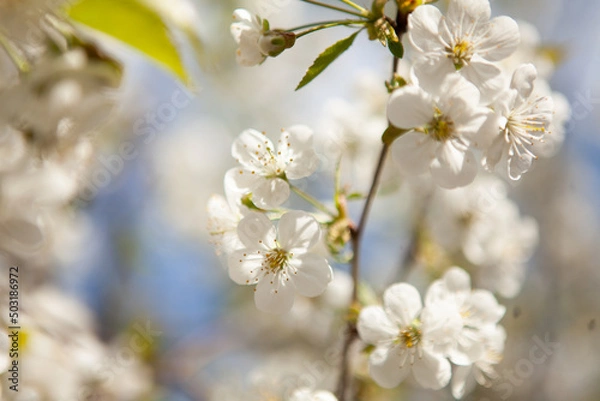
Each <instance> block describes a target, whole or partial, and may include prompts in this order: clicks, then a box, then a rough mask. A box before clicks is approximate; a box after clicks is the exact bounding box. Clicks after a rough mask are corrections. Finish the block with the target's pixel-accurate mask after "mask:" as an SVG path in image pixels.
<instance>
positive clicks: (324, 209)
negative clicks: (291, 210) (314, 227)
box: [290, 184, 336, 217]
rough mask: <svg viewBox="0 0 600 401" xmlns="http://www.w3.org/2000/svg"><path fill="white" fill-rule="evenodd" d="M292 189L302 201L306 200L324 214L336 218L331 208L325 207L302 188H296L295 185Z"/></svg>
mask: <svg viewBox="0 0 600 401" xmlns="http://www.w3.org/2000/svg"><path fill="white" fill-rule="evenodd" d="M290 188H291V189H292V191H294V192H295V193H296V195H298V196H299V197H301V198H302V199H304V200H305V201H307V202H308V203H310V204H311V205H313V206H314V207H315V208H317V209H318V210H320V211H322V212H323V213H326V214H327V215H329V216H331V217H335V216H336V213H334V212H332V211H331V210H329V208H328V207H327V206H325V205H324V204H323V203H321V202H320V201H319V200H317V199H315V198H314V197H313V196H312V195H310V194H308V193H306V192H304V191H303V190H301V189H300V188H298V187H296V186H294V185H291V184H290Z"/></svg>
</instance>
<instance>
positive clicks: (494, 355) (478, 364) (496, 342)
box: [451, 325, 506, 399]
mask: <svg viewBox="0 0 600 401" xmlns="http://www.w3.org/2000/svg"><path fill="white" fill-rule="evenodd" d="M481 334H482V335H481V336H480V341H482V343H481V345H482V347H483V349H484V352H483V353H482V355H481V357H480V358H479V359H478V360H476V361H474V362H473V364H471V365H465V366H456V367H455V368H454V371H453V373H452V382H451V388H452V395H453V396H454V398H456V399H461V398H462V397H463V396H464V395H465V394H468V393H469V392H470V391H471V390H473V389H474V387H475V384H476V383H479V384H480V385H482V386H484V387H490V386H491V384H492V380H495V379H498V378H499V377H500V376H499V375H498V373H497V372H496V371H495V369H494V365H497V364H498V363H500V362H501V361H502V354H503V353H504V344H505V342H506V330H504V327H502V326H500V325H498V326H488V327H486V328H485V329H484V330H482V333H481Z"/></svg>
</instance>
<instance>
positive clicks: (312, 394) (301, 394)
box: [289, 387, 337, 401]
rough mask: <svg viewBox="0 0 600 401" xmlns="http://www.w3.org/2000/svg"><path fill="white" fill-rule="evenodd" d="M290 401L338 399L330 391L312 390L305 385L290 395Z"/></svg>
mask: <svg viewBox="0 0 600 401" xmlns="http://www.w3.org/2000/svg"><path fill="white" fill-rule="evenodd" d="M289 401H337V398H336V396H335V395H333V394H332V393H330V392H329V391H324V390H317V391H312V390H311V389H309V388H306V387H303V388H299V389H297V390H295V391H294V392H293V393H292V395H291V396H290V398H289Z"/></svg>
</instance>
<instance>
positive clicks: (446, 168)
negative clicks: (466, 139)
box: [431, 140, 478, 189]
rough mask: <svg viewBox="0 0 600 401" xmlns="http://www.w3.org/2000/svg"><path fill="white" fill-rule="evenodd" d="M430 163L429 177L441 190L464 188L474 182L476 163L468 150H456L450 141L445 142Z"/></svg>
mask: <svg viewBox="0 0 600 401" xmlns="http://www.w3.org/2000/svg"><path fill="white" fill-rule="evenodd" d="M436 156H437V158H436V159H434V160H433V162H432V163H431V176H432V177H433V180H434V181H435V182H436V184H438V185H439V186H441V187H443V188H448V189H450V188H456V187H464V186H465V185H468V184H470V183H472V182H473V180H475V176H476V175H477V170H478V168H477V161H476V160H475V156H474V155H473V153H472V152H471V151H470V150H462V149H458V147H457V146H456V145H454V143H453V141H452V140H448V141H446V142H445V143H444V144H443V146H440V147H439V148H438V149H437V152H436Z"/></svg>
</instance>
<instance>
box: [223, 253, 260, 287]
mask: <svg viewBox="0 0 600 401" xmlns="http://www.w3.org/2000/svg"><path fill="white" fill-rule="evenodd" d="M228 262H229V263H228V265H229V277H230V278H231V279H232V280H233V281H234V282H236V283H237V284H240V285H251V284H256V283H257V282H258V280H259V275H260V273H261V268H262V264H263V262H264V255H263V254H259V253H257V252H256V251H255V252H251V251H250V250H248V249H242V250H238V251H235V252H233V253H232V254H231V255H229V261H228Z"/></svg>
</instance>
